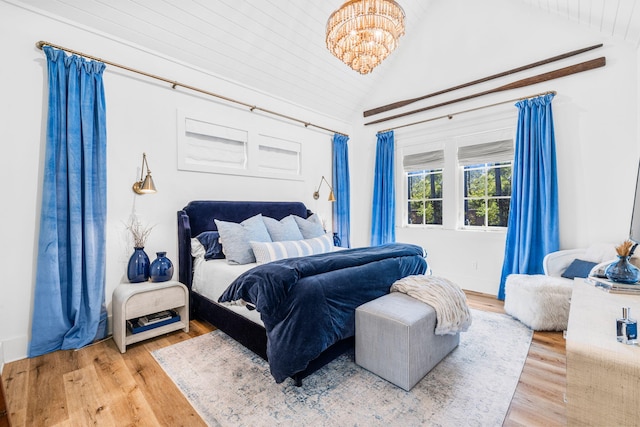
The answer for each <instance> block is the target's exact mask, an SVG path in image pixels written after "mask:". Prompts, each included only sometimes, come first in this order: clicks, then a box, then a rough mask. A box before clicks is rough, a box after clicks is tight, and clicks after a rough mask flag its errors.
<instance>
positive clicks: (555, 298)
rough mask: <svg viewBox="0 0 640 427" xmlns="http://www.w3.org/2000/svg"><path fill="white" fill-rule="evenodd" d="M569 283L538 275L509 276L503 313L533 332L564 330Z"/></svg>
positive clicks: (570, 282) (566, 319)
mask: <svg viewBox="0 0 640 427" xmlns="http://www.w3.org/2000/svg"><path fill="white" fill-rule="evenodd" d="M572 285H573V281H571V280H567V279H563V278H560V277H551V276H545V275H542V274H534V275H528V274H510V275H509V276H507V280H506V282H505V298H504V311H506V312H507V314H510V315H511V316H513V317H514V318H516V319H518V320H520V321H521V322H522V323H524V324H525V325H527V326H528V327H530V328H531V329H533V330H534V331H564V330H565V329H567V323H568V322H569V303H570V301H571V292H572V290H573V287H572Z"/></svg>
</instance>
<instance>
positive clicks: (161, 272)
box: [149, 252, 173, 282]
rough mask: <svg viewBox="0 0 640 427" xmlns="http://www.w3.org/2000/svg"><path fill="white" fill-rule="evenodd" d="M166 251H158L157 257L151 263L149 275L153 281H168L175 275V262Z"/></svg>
mask: <svg viewBox="0 0 640 427" xmlns="http://www.w3.org/2000/svg"><path fill="white" fill-rule="evenodd" d="M166 255H167V253H166V252H156V256H157V258H156V259H154V260H153V262H152V263H151V268H150V269H149V275H150V276H151V281H152V282H166V281H167V280H171V278H172V277H173V264H172V263H171V260H170V259H169V258H167V257H166Z"/></svg>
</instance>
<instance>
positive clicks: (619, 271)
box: [604, 255, 640, 284]
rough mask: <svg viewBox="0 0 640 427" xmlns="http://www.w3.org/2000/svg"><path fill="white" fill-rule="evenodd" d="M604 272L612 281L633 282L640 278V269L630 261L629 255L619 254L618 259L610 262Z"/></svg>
mask: <svg viewBox="0 0 640 427" xmlns="http://www.w3.org/2000/svg"><path fill="white" fill-rule="evenodd" d="M604 274H605V276H607V279H609V280H611V281H612V282H618V283H628V284H631V283H636V282H638V280H640V270H638V267H636V266H635V265H633V264H631V263H630V262H629V257H628V256H621V255H618V261H616V262H613V263H611V264H609V266H608V267H607V268H606V270H605V271H604Z"/></svg>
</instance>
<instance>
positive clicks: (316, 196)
mask: <svg viewBox="0 0 640 427" xmlns="http://www.w3.org/2000/svg"><path fill="white" fill-rule="evenodd" d="M322 181H324V182H325V183H326V184H327V186H328V187H329V190H330V191H329V198H328V199H327V200H329V201H330V202H335V201H336V196H335V195H334V194H333V187H332V186H331V184H329V183H328V182H327V180H326V179H325V178H324V175H323V176H322V179H321V180H320V184H318V189H317V190H316V191H314V192H313V198H314V199H316V200H318V199H319V198H320V187H321V186H322Z"/></svg>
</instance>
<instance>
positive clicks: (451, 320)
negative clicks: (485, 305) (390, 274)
mask: <svg viewBox="0 0 640 427" xmlns="http://www.w3.org/2000/svg"><path fill="white" fill-rule="evenodd" d="M391 292H402V293H405V294H407V295H409V296H410V297H413V298H415V299H417V300H419V301H422V302H424V303H426V304H429V305H430V306H431V307H433V309H434V310H435V312H436V319H437V323H436V331H435V333H436V335H447V334H450V335H455V334H457V333H458V332H464V331H466V330H467V329H469V326H470V325H471V312H470V311H469V306H467V297H466V295H465V294H464V292H462V289H461V288H460V286H458V285H456V284H455V283H453V282H451V281H449V280H447V279H445V278H444V277H437V276H424V275H415V276H407V277H404V278H402V279H400V280H397V281H396V282H395V283H394V284H393V285H391Z"/></svg>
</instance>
